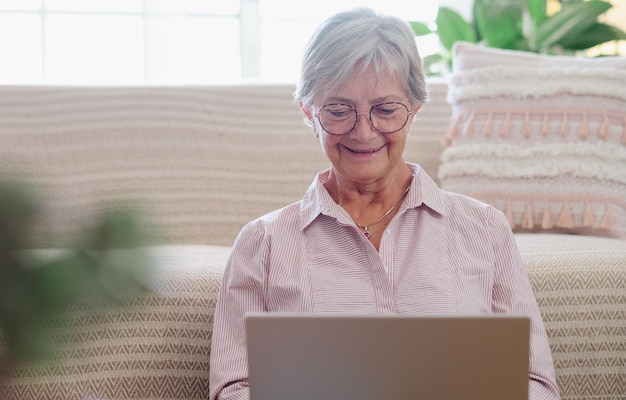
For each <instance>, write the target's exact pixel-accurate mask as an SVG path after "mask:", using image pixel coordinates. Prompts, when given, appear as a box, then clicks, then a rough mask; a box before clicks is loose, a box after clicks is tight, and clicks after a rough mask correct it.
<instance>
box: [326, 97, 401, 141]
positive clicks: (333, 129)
mask: <svg viewBox="0 0 626 400" xmlns="http://www.w3.org/2000/svg"><path fill="white" fill-rule="evenodd" d="M359 114H365V113H359V112H357V110H356V108H354V107H353V106H351V105H349V104H343V103H331V104H326V105H325V106H323V107H322V108H321V109H320V111H319V112H318V113H317V114H315V117H317V119H318V120H319V121H320V125H321V126H322V129H324V130H325V131H326V132H328V133H330V134H331V135H338V136H341V135H346V134H348V133H350V132H352V130H353V129H354V127H356V123H357V121H358V119H359ZM411 114H413V113H412V112H411V111H409V108H408V107H407V106H405V105H404V104H402V103H397V102H387V103H380V104H376V105H374V106H372V108H370V112H369V120H370V123H371V124H372V127H373V128H374V129H375V130H376V131H377V132H379V133H383V134H390V133H394V132H398V131H399V130H400V129H402V128H404V126H405V125H406V123H407V121H408V120H409V116H410V115H411Z"/></svg>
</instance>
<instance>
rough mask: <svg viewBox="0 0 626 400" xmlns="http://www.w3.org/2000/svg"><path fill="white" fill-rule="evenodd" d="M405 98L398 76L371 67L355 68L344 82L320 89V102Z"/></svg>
mask: <svg viewBox="0 0 626 400" xmlns="http://www.w3.org/2000/svg"><path fill="white" fill-rule="evenodd" d="M405 97H406V90H405V85H404V81H403V80H401V79H400V77H399V76H398V74H393V73H390V72H389V71H387V70H380V69H379V70H377V69H376V68H374V67H373V66H370V67H368V68H365V69H363V68H355V69H354V70H353V71H352V73H351V74H350V75H349V76H348V78H347V79H345V81H344V82H333V83H329V84H328V85H326V87H321V88H320V91H319V96H316V98H318V99H319V100H320V101H326V100H330V99H333V100H343V101H350V102H353V101H357V100H359V101H367V102H370V103H375V102H378V101H387V100H389V99H390V98H392V99H393V100H399V99H400V98H405Z"/></svg>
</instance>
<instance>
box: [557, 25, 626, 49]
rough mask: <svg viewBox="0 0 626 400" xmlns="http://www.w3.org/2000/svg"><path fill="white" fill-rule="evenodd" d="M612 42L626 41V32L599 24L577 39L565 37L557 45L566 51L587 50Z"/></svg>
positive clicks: (592, 26) (576, 37)
mask: <svg viewBox="0 0 626 400" xmlns="http://www.w3.org/2000/svg"><path fill="white" fill-rule="evenodd" d="M612 40H626V32H624V31H622V30H621V29H619V28H617V27H615V26H612V25H607V24H604V23H602V22H597V23H595V24H593V25H591V27H590V28H589V29H587V30H586V31H584V32H583V33H582V34H581V35H579V36H575V37H569V36H568V37H565V38H563V40H561V41H559V42H558V43H557V44H558V45H560V46H561V47H563V48H564V49H565V50H576V51H578V50H586V49H589V48H591V47H594V46H597V45H599V44H602V43H606V42H610V41H612Z"/></svg>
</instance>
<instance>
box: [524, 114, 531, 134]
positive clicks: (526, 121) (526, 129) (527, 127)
mask: <svg viewBox="0 0 626 400" xmlns="http://www.w3.org/2000/svg"><path fill="white" fill-rule="evenodd" d="M524 136H525V137H529V136H530V116H529V115H528V113H526V114H525V115H524Z"/></svg>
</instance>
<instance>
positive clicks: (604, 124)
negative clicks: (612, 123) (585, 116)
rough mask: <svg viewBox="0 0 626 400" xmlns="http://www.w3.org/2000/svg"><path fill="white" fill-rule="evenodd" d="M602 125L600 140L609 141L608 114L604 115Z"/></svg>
mask: <svg viewBox="0 0 626 400" xmlns="http://www.w3.org/2000/svg"><path fill="white" fill-rule="evenodd" d="M603 116H604V118H603V120H602V125H601V126H600V139H602V140H608V139H609V116H608V115H606V113H604V114H603Z"/></svg>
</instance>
